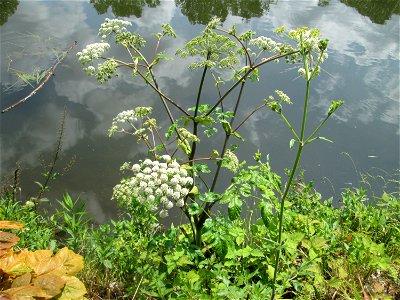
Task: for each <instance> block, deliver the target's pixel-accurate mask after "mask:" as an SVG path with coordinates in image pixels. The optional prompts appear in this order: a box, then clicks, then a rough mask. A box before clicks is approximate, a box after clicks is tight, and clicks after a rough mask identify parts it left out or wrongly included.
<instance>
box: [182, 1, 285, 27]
mask: <svg viewBox="0 0 400 300" xmlns="http://www.w3.org/2000/svg"><path fill="white" fill-rule="evenodd" d="M277 1H278V0H197V1H192V0H175V4H176V6H178V7H179V8H180V9H181V12H182V14H184V15H185V16H187V17H188V19H189V22H190V23H192V24H195V23H201V24H207V23H208V22H209V21H210V20H211V19H212V18H213V17H218V18H221V20H222V21H225V19H226V17H227V16H228V14H231V15H233V16H239V17H242V18H244V19H246V20H248V19H251V18H254V17H261V16H262V15H263V14H265V13H266V12H268V10H269V6H270V4H272V3H276V2H277Z"/></svg>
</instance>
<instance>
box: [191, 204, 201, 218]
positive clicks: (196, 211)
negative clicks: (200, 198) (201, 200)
mask: <svg viewBox="0 0 400 300" xmlns="http://www.w3.org/2000/svg"><path fill="white" fill-rule="evenodd" d="M202 210H203V208H202V207H201V206H200V205H199V204H198V203H196V202H192V203H191V204H190V205H189V209H188V213H189V215H191V216H193V215H198V214H199V213H201V212H202Z"/></svg>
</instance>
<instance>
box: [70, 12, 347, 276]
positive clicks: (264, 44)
mask: <svg viewBox="0 0 400 300" xmlns="http://www.w3.org/2000/svg"><path fill="white" fill-rule="evenodd" d="M130 25H131V23H130V22H128V21H125V20H118V19H114V20H110V19H106V21H105V22H104V23H103V24H102V25H101V27H100V30H99V36H100V37H101V42H100V43H97V44H91V45H88V46H87V47H86V48H85V49H83V50H82V51H81V52H79V53H78V54H77V56H78V59H79V61H80V62H81V64H82V65H83V66H84V70H85V71H86V73H87V74H88V75H89V76H94V77H96V79H97V80H98V81H99V82H100V83H103V82H105V81H107V80H109V79H111V78H112V77H116V76H118V73H119V69H121V68H125V69H128V70H129V71H130V72H131V74H132V77H133V78H134V79H136V78H140V79H141V80H143V81H144V82H145V83H146V84H147V86H148V87H149V88H151V89H152V90H153V91H154V92H155V93H156V95H158V97H159V99H160V102H161V104H162V107H163V108H164V109H165V113H166V115H167V118H168V119H169V121H170V126H169V127H168V128H166V129H164V130H163V129H162V128H160V127H159V126H158V124H157V121H156V119H154V118H152V117H151V114H152V108H151V107H136V108H133V109H130V110H127V111H123V112H121V113H120V114H118V115H117V116H116V118H114V120H113V123H112V126H111V128H110V130H109V135H110V136H111V135H113V134H115V133H118V132H119V133H125V134H128V135H131V136H133V137H135V138H136V139H137V141H138V142H143V143H144V144H145V145H146V146H147V148H148V153H149V158H148V159H145V160H143V161H140V163H136V164H134V165H129V166H128V164H126V165H125V166H124V168H128V169H130V171H129V172H131V173H130V175H129V177H128V178H125V179H123V180H122V181H121V183H120V184H119V185H117V186H116V187H115V189H114V196H113V198H114V199H116V200H118V201H120V203H121V204H129V203H131V202H136V203H139V204H140V205H144V206H146V208H147V209H148V210H149V211H151V212H154V213H156V214H158V215H159V216H160V217H167V216H168V211H169V210H170V209H171V208H172V207H174V206H177V207H179V208H180V209H181V210H182V211H183V213H184V214H185V215H186V216H187V218H188V220H189V223H190V225H191V228H192V233H193V240H194V242H195V244H197V245H198V246H200V245H201V243H202V229H203V227H204V223H205V221H206V220H207V219H208V218H210V217H211V215H212V211H211V209H212V207H213V206H214V205H215V204H216V203H226V204H228V214H229V217H230V218H231V219H235V218H239V217H240V212H241V210H242V206H243V200H244V198H243V197H240V196H237V195H234V196H232V195H233V194H232V193H233V192H232V191H234V190H235V180H233V181H232V184H231V185H230V186H229V187H227V188H226V190H225V191H224V192H223V193H220V194H218V193H216V187H217V183H218V181H219V178H220V176H221V172H222V169H223V168H225V169H228V170H229V171H231V172H232V173H233V174H232V177H233V176H235V174H240V172H241V171H242V170H243V168H244V163H241V162H239V160H238V158H237V156H236V154H235V150H236V148H237V146H236V144H235V142H234V139H236V140H244V137H242V136H241V135H240V134H239V132H238V130H239V129H240V128H241V126H242V125H243V124H244V123H245V122H246V121H247V120H248V119H250V118H251V117H252V116H253V115H254V114H255V113H257V112H258V111H260V110H262V109H268V108H269V109H271V110H272V111H273V112H275V113H277V114H278V115H279V116H280V117H281V118H282V120H283V121H284V122H285V124H286V125H287V127H288V128H289V130H290V131H291V133H292V134H293V139H292V140H291V141H290V147H294V146H295V145H296V144H297V149H298V151H297V155H296V159H295V163H294V165H293V168H292V170H291V173H290V178H289V180H288V182H287V183H286V185H283V186H282V190H281V188H279V189H276V190H274V191H272V190H271V191H268V193H267V194H268V195H270V196H269V198H274V199H278V198H279V199H280V208H279V209H278V214H279V222H280V224H279V235H278V237H277V244H278V245H281V244H282V218H283V213H284V203H285V199H286V197H287V195H288V191H289V188H290V186H291V185H292V181H293V178H294V176H295V174H296V170H297V166H298V163H299V161H300V157H301V154H302V151H303V148H304V146H305V145H306V144H308V143H310V142H312V141H314V140H317V139H322V140H327V139H326V138H324V137H321V136H318V132H319V130H320V128H321V127H322V126H323V125H324V124H325V122H326V121H327V119H328V118H329V117H330V116H331V115H332V114H333V113H334V111H335V110H336V109H337V108H338V107H339V106H340V105H342V104H343V101H333V102H332V105H331V107H330V108H329V111H328V112H327V115H326V117H325V118H324V119H323V120H322V122H321V123H320V124H319V125H318V126H317V127H316V128H315V129H314V131H312V133H311V134H310V135H309V136H308V137H307V136H306V123H307V122H306V120H307V110H308V105H309V93H310V85H311V81H312V80H313V79H314V78H315V77H316V76H318V74H319V73H320V70H321V64H322V63H323V62H324V61H325V60H326V59H327V57H328V55H327V45H328V41H327V40H324V39H321V38H320V32H319V31H318V29H308V28H298V29H296V30H292V31H289V32H288V31H286V30H285V28H283V27H282V28H277V29H276V30H275V32H274V37H275V38H277V39H279V42H278V41H276V40H274V38H273V37H265V36H256V33H255V32H254V31H252V30H249V31H246V32H242V33H238V31H237V29H236V27H235V26H233V27H232V28H230V29H225V28H223V27H221V26H220V20H219V19H213V20H212V21H211V22H210V23H209V24H208V25H207V26H206V27H205V29H204V30H203V32H202V33H201V34H200V35H199V36H197V37H195V38H193V39H192V40H190V41H189V42H188V43H186V44H185V46H184V47H183V48H182V49H178V50H177V51H176V55H177V56H178V57H181V58H187V57H193V58H194V62H193V63H191V64H190V66H189V68H190V69H191V70H200V71H201V77H200V82H199V87H198V89H197V93H196V97H195V99H194V106H192V107H185V106H184V105H183V104H182V103H185V102H183V101H180V100H179V99H172V98H171V97H170V96H168V95H167V94H166V93H165V92H164V91H163V90H162V89H161V87H160V85H159V84H158V81H157V76H156V73H155V72H154V70H155V69H156V68H157V67H158V65H159V64H161V63H162V62H163V61H169V60H173V58H171V57H168V56H167V55H166V54H165V53H164V52H162V51H160V50H159V46H160V43H161V41H162V40H163V39H165V38H175V37H176V33H175V32H174V30H173V29H172V27H171V26H170V25H168V24H164V25H162V26H161V27H162V30H161V32H158V33H156V34H155V48H154V49H153V51H151V52H149V53H154V54H153V55H150V56H145V55H144V54H143V53H144V49H145V48H146V40H145V39H144V38H143V37H141V36H140V35H139V34H138V33H136V32H130V31H129V30H128V27H129V26H130ZM112 39H114V41H115V44H116V45H117V46H119V47H122V48H123V49H125V51H126V54H127V57H128V60H127V61H124V60H122V59H117V58H114V57H108V56H106V54H107V51H108V49H109V48H110V47H111V46H110V44H109V42H110V41H111V40H112ZM280 59H284V60H285V61H286V62H287V63H294V64H300V65H301V66H300V68H299V69H298V75H300V76H301V77H302V78H304V79H305V81H306V95H305V101H304V110H303V119H302V124H301V128H300V131H297V130H296V129H295V128H294V127H293V126H292V124H291V122H290V121H289V120H288V118H287V117H286V116H285V114H284V105H285V104H291V103H292V100H291V99H290V98H289V96H288V95H287V94H286V93H285V92H284V91H281V90H276V91H275V94H276V95H275V96H270V97H268V98H267V99H264V100H262V101H260V105H259V106H257V107H254V108H253V110H252V111H251V112H250V113H249V114H248V115H247V116H245V117H244V118H243V119H241V120H238V118H239V115H238V113H237V112H238V110H239V108H240V105H241V100H242V95H243V91H244V89H245V87H246V84H247V83H248V82H257V81H260V76H259V68H260V67H263V66H265V65H266V64H268V63H271V62H279V60H280ZM97 61H100V63H98V64H97V65H96V62H97ZM223 69H228V70H230V72H231V73H232V74H233V76H232V77H231V78H230V79H228V80H224V79H223V78H222V75H221V70H223ZM207 76H208V77H210V78H211V79H212V80H214V82H215V88H216V90H217V94H218V97H217V98H216V99H214V101H213V102H209V103H203V102H202V100H203V96H202V93H203V91H204V88H205V82H206V81H205V79H206V78H207ZM226 86H228V87H226ZM235 90H238V93H236V95H234V93H233V91H235ZM228 102H230V106H229V107H233V109H232V110H228V109H227V103H228ZM218 132H220V133H222V136H223V137H222V139H221V148H220V149H212V148H210V149H207V148H206V149H204V148H205V147H207V146H206V145H205V144H202V142H201V140H202V139H203V138H211V137H213V136H214V135H215V134H217V133H218ZM199 147H203V151H202V153H209V154H208V155H205V156H204V155H203V156H199V155H198V152H199V151H198V149H199ZM211 164H216V166H215V169H214V172H213V173H212V176H211V179H210V180H206V179H205V178H203V177H204V176H203V173H211V171H210V168H209V166H210V165H211ZM277 249H280V247H277ZM279 255H280V252H279V250H277V252H276V255H275V258H276V262H275V266H276V267H275V272H277V270H278V264H279ZM275 280H276V273H275V275H274V282H275Z"/></svg>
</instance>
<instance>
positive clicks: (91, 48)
mask: <svg viewBox="0 0 400 300" xmlns="http://www.w3.org/2000/svg"><path fill="white" fill-rule="evenodd" d="M108 49H110V44H108V43H94V44H90V45H87V46H86V48H85V49H83V50H82V52H78V53H77V54H76V56H78V60H79V62H80V63H81V64H82V65H87V64H90V63H92V62H93V60H94V59H97V58H99V57H101V56H102V55H103V54H104V52H106V51H107V50H108Z"/></svg>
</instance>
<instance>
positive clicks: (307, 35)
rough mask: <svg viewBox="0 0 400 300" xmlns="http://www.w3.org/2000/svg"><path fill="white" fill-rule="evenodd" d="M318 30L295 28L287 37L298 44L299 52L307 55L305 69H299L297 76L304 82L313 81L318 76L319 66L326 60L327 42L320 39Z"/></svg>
mask: <svg viewBox="0 0 400 300" xmlns="http://www.w3.org/2000/svg"><path fill="white" fill-rule="evenodd" d="M320 35H321V34H320V32H319V30H318V29H316V28H314V29H308V28H307V27H303V28H297V29H296V30H291V31H290V32H289V37H290V38H291V39H293V40H294V41H296V42H298V45H299V50H300V52H301V53H303V56H304V55H307V59H308V62H307V63H308V65H307V68H304V67H301V68H299V70H298V74H299V75H300V76H301V77H303V78H304V79H306V80H311V79H313V78H314V77H315V76H316V75H318V74H319V72H320V70H321V68H320V65H321V64H322V63H323V62H324V61H325V60H326V59H327V58H328V54H327V53H326V51H327V46H328V40H327V39H325V40H322V39H321V38H320Z"/></svg>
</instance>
